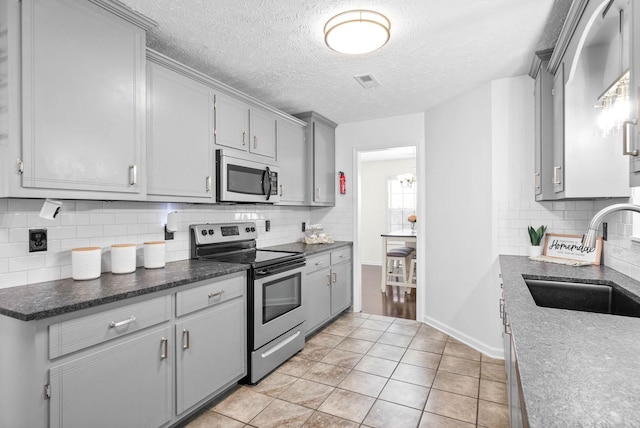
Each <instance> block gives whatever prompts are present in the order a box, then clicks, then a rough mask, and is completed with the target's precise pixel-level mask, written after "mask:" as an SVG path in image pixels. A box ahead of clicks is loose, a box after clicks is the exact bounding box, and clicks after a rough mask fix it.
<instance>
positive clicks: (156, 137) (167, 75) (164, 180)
mask: <svg viewBox="0 0 640 428" xmlns="http://www.w3.org/2000/svg"><path fill="white" fill-rule="evenodd" d="M147 67H148V81H149V85H148V91H149V93H148V99H149V108H148V110H147V115H148V122H149V135H148V136H147V141H148V145H147V171H148V185H147V186H148V187H147V193H148V194H150V195H166V196H187V197H195V198H202V200H203V201H206V200H207V199H211V198H212V194H213V188H214V187H213V154H212V151H211V148H212V143H213V141H212V136H213V109H212V107H213V94H212V92H211V90H210V89H209V88H208V87H207V86H205V85H203V84H201V83H199V82H196V81H194V80H193V79H190V78H188V77H186V76H184V75H182V74H179V73H177V72H175V71H172V70H169V69H167V68H165V67H162V66H161V65H159V64H155V63H152V62H148V63H147Z"/></svg>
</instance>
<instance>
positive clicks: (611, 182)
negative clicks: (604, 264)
mask: <svg viewBox="0 0 640 428" xmlns="http://www.w3.org/2000/svg"><path fill="white" fill-rule="evenodd" d="M632 12H633V7H632V2H631V1H630V0H611V1H609V0H579V1H574V2H573V3H572V4H571V8H570V10H569V14H568V16H567V19H566V21H565V25H564V26H563V28H562V32H561V34H560V36H559V38H558V42H557V44H556V46H555V48H554V50H553V54H552V55H551V58H550V60H549V71H550V72H551V73H553V74H554V85H553V92H554V95H553V109H554V113H553V116H554V125H553V127H554V133H553V134H554V135H553V136H554V142H553V145H554V161H553V168H554V170H553V173H552V181H553V190H554V193H555V194H556V196H557V198H558V199H575V198H604V197H628V196H629V193H630V192H629V160H628V158H627V156H625V155H630V156H631V157H634V155H633V154H632V153H628V152H629V150H627V149H628V147H627V145H625V144H623V141H624V139H625V138H624V134H625V131H629V132H631V129H632V128H633V126H623V125H622V123H623V122H624V121H628V120H629V119H631V115H630V113H629V112H626V113H623V112H624V109H620V108H618V106H619V105H620V104H619V103H618V102H617V101H616V102H611V103H609V102H603V100H604V99H605V94H607V93H608V91H609V90H610V89H612V88H614V91H613V92H614V93H615V92H616V90H615V88H616V82H619V81H621V80H622V79H621V77H622V76H624V74H625V73H626V72H627V71H628V70H629V67H630V64H632V62H631V61H630V58H631V56H630V55H631V48H630V46H631V44H630V43H629V40H630V37H631V36H632V35H633V34H634V32H632V31H631V29H632V27H633V26H634V24H636V25H637V24H640V22H638V23H633V22H631V19H632ZM636 37H637V36H636ZM632 73H633V71H632ZM623 92H627V93H628V94H629V95H630V100H629V101H630V104H631V105H633V104H635V103H636V101H634V99H635V98H636V92H637V91H636V89H634V88H633V87H630V86H629V85H622V86H620V87H619V91H618V92H617V94H618V95H620V94H621V93H623ZM607 99H609V98H607ZM609 100H610V99H609ZM603 106H605V107H604V108H603ZM609 106H610V107H609ZM614 106H615V107H616V108H613V107H614ZM635 132H637V131H634V133H635ZM628 146H629V147H630V146H632V144H629V145H628ZM631 152H633V150H631Z"/></svg>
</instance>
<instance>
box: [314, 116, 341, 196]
mask: <svg viewBox="0 0 640 428" xmlns="http://www.w3.org/2000/svg"><path fill="white" fill-rule="evenodd" d="M312 126H313V156H314V170H313V182H314V189H313V201H314V202H316V203H319V204H322V205H333V204H335V192H336V187H335V186H336V184H335V175H336V174H335V172H336V142H335V138H336V137H335V130H334V129H333V128H332V127H330V126H328V125H325V124H324V123H321V122H318V121H313V124H312Z"/></svg>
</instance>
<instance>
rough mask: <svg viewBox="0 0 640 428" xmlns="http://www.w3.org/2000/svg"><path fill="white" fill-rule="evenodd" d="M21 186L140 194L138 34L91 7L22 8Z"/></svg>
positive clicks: (69, 2) (47, 2)
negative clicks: (22, 164) (22, 166)
mask: <svg viewBox="0 0 640 428" xmlns="http://www.w3.org/2000/svg"><path fill="white" fill-rule="evenodd" d="M22 42H23V44H22V49H23V52H22V59H23V68H22V78H23V81H22V83H23V148H22V150H23V157H24V159H23V161H24V173H23V177H22V185H23V186H25V187H40V188H51V189H76V190H92V191H110V192H127V193H138V192H140V180H139V177H142V176H143V174H142V173H143V171H141V165H140V161H141V158H142V147H143V143H144V135H145V115H144V112H145V99H144V94H145V73H144V66H145V63H144V61H145V60H144V55H145V33H144V31H143V30H142V29H140V28H138V27H136V26H134V25H133V24H131V23H129V22H127V21H125V20H123V19H120V18H118V17H117V16H115V15H113V14H111V13H110V12H108V11H106V10H104V9H102V8H100V7H98V6H96V5H95V4H93V3H91V2H79V1H74V0H25V1H23V2H22Z"/></svg>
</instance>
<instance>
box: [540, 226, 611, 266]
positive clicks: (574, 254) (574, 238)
mask: <svg viewBox="0 0 640 428" xmlns="http://www.w3.org/2000/svg"><path fill="white" fill-rule="evenodd" d="M601 253H602V238H598V240H597V241H596V248H589V247H584V246H583V245H582V236H580V235H561V234H554V233H547V236H546V239H545V244H544V255H545V256H549V257H557V258H559V259H569V260H580V261H582V262H590V263H591V264H593V265H599V264H600V255H601Z"/></svg>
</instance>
